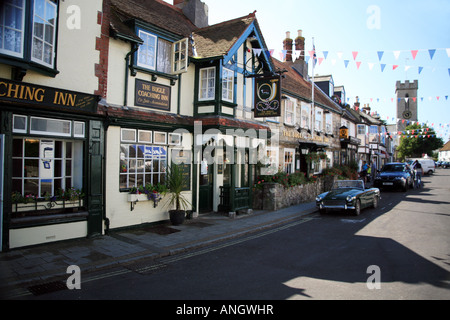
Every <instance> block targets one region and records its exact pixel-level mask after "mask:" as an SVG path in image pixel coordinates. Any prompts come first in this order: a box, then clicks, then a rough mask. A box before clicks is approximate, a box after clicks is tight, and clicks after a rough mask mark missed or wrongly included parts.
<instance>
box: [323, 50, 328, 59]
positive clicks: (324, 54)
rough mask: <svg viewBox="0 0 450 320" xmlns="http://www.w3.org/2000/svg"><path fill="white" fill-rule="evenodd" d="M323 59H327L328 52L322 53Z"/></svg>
mask: <svg viewBox="0 0 450 320" xmlns="http://www.w3.org/2000/svg"><path fill="white" fill-rule="evenodd" d="M323 57H324V58H325V60H327V57H328V51H324V52H323Z"/></svg>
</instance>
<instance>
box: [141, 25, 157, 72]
mask: <svg viewBox="0 0 450 320" xmlns="http://www.w3.org/2000/svg"><path fill="white" fill-rule="evenodd" d="M139 38H141V39H142V40H143V41H144V43H143V44H142V45H141V46H140V47H139V50H138V60H137V64H138V66H140V67H144V68H148V69H151V70H155V69H156V40H157V38H156V36H154V35H152V34H150V33H147V32H145V31H143V30H139Z"/></svg>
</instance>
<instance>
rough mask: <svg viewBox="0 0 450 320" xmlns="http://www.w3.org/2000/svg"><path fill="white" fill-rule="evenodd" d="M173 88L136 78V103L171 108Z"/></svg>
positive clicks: (141, 105)
mask: <svg viewBox="0 0 450 320" xmlns="http://www.w3.org/2000/svg"><path fill="white" fill-rule="evenodd" d="M170 97H171V88H170V87H168V86H163V85H160V84H156V83H152V82H148V81H143V80H139V79H136V88H135V94H134V100H135V103H134V104H135V105H136V106H139V107H146V108H155V109H160V110H166V111H169V110H170Z"/></svg>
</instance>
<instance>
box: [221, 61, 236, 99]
mask: <svg viewBox="0 0 450 320" xmlns="http://www.w3.org/2000/svg"><path fill="white" fill-rule="evenodd" d="M233 89H234V73H233V71H231V70H228V69H225V68H224V69H223V71H222V99H223V100H225V101H228V102H233Z"/></svg>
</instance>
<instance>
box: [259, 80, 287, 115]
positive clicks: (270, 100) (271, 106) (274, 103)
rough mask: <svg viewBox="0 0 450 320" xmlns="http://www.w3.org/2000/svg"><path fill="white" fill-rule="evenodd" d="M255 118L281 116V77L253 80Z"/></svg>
mask: <svg viewBox="0 0 450 320" xmlns="http://www.w3.org/2000/svg"><path fill="white" fill-rule="evenodd" d="M254 109H255V118H264V117H280V116H281V77H280V76H274V77H264V78H256V79H255V107H254Z"/></svg>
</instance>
